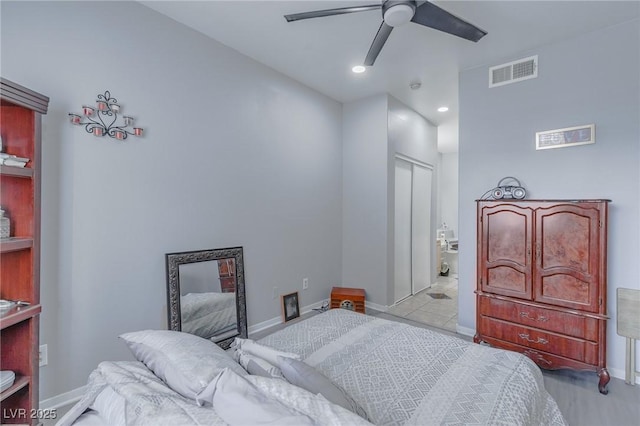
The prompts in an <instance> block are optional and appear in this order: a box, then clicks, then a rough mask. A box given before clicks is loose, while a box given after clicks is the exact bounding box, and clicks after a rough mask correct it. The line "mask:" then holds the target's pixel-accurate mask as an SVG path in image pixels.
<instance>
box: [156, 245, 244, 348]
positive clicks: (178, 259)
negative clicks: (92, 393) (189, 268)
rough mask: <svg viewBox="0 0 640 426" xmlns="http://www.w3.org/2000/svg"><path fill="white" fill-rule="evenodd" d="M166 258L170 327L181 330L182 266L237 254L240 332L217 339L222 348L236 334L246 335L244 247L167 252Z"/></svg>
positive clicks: (238, 335)
mask: <svg viewBox="0 0 640 426" xmlns="http://www.w3.org/2000/svg"><path fill="white" fill-rule="evenodd" d="M165 258H166V263H167V314H168V325H169V330H174V331H182V315H181V311H180V272H179V266H180V265H185V264H189V263H198V262H207V261H212V260H220V259H229V258H234V259H235V264H236V315H237V321H238V334H237V335H235V336H232V337H228V338H226V339H223V340H220V341H217V342H214V343H216V344H217V345H218V346H220V347H222V348H223V349H227V348H229V346H230V345H231V343H232V342H233V340H234V339H235V338H236V337H240V338H243V339H246V338H247V336H248V329H247V303H246V295H245V288H244V259H243V255H242V247H230V248H222V249H211V250H195V251H186V252H177V253H167V254H166V255H165Z"/></svg>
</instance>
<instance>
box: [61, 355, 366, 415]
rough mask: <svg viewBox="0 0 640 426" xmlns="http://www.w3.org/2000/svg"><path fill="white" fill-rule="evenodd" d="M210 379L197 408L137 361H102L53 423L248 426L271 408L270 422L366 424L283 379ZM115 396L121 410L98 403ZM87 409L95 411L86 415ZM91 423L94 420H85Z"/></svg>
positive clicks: (231, 374) (223, 374) (224, 375)
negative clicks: (79, 394) (207, 393)
mask: <svg viewBox="0 0 640 426" xmlns="http://www.w3.org/2000/svg"><path fill="white" fill-rule="evenodd" d="M214 382H215V383H214V384H213V385H212V386H211V388H212V389H213V393H212V394H211V395H210V397H211V398H210V399H209V400H208V401H204V402H205V405H204V406H199V405H197V404H196V402H195V401H194V400H191V399H188V398H185V397H183V396H181V395H180V394H178V393H176V392H174V391H173V390H171V389H170V388H169V387H168V386H167V385H165V384H164V382H162V381H161V380H160V379H158V378H157V377H156V376H155V375H154V374H153V373H152V372H151V371H150V370H149V369H147V368H146V367H145V366H144V364H142V363H141V362H137V361H135V362H126V361H120V362H108V361H105V362H102V363H100V365H99V366H98V368H97V369H96V370H94V371H93V372H92V373H91V376H90V377H89V383H88V384H87V393H86V394H85V395H84V397H83V398H82V399H81V400H80V401H79V402H78V403H77V404H76V405H75V406H74V407H72V408H71V410H69V412H67V413H66V414H65V415H64V416H63V417H62V418H61V419H60V420H59V421H58V423H57V424H56V425H57V426H69V425H72V424H74V425H78V424H82V425H87V424H96V423H97V424H100V423H98V419H97V418H96V416H99V418H100V421H102V423H103V424H105V425H110V426H118V425H120V424H122V422H123V421H122V419H125V420H124V423H125V424H126V425H149V426H152V425H153V426H162V425H167V426H180V425H203V426H205V425H206V426H217V425H227V424H231V425H247V426H248V425H257V424H267V423H264V422H263V421H264V420H266V419H264V418H261V417H260V416H257V414H259V413H265V412H267V411H265V410H266V409H267V408H269V409H268V413H269V415H270V416H271V417H270V421H271V423H269V424H272V425H279V424H288V425H301V424H302V423H300V422H298V423H292V422H291V420H292V419H293V420H295V419H309V420H308V422H307V423H305V424H312V425H330V426H340V425H354V426H370V423H368V422H366V421H365V420H363V419H361V418H360V417H358V416H356V415H355V414H353V413H351V412H350V411H348V410H346V409H344V408H342V407H340V406H337V405H335V404H332V403H330V402H329V401H327V400H326V399H324V398H323V397H322V396H320V395H314V394H312V393H309V392H307V391H305V390H304V389H301V388H298V387H297V386H294V385H291V384H290V383H287V382H285V381H283V380H278V379H271V378H266V377H259V376H249V375H247V376H240V375H238V374H236V373H234V372H233V371H232V370H229V369H226V368H225V369H224V370H223V371H222V372H221V373H220V374H219V375H218V376H216V378H215V379H214ZM217 393H218V395H216V394H217ZM219 393H222V395H220V394H219ZM105 394H106V395H105ZM114 395H118V396H119V397H120V398H122V400H123V401H124V407H125V408H124V413H123V412H122V411H123V409H122V405H121V404H119V403H117V404H100V403H96V402H97V401H99V400H100V399H101V398H102V399H103V400H104V401H115V400H117V399H118V397H114ZM256 395H257V396H256ZM90 407H91V408H92V409H93V410H92V411H91V410H90V411H88V412H87V413H85V411H87V410H88V409H90ZM98 410H99V411H98ZM83 413H85V414H83ZM89 421H90V422H92V423H87V422H89ZM287 421H288V423H286V422H287ZM261 422H262V423H261ZM283 422H284V423H283Z"/></svg>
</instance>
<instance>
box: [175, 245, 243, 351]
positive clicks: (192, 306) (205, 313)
mask: <svg viewBox="0 0 640 426" xmlns="http://www.w3.org/2000/svg"><path fill="white" fill-rule="evenodd" d="M166 262H167V307H168V316H169V330H176V331H183V332H186V333H191V334H195V335H197V336H200V337H203V338H205V339H209V340H211V341H212V342H214V343H217V344H218V345H219V346H221V347H222V348H224V349H227V348H228V347H229V345H231V342H233V339H234V338H236V337H242V338H246V337H247V308H246V298H245V290H244V260H243V256H242V247H231V248H223V249H212V250H199V251H188V252H179V253H167V254H166Z"/></svg>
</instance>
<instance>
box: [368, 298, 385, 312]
mask: <svg viewBox="0 0 640 426" xmlns="http://www.w3.org/2000/svg"><path fill="white" fill-rule="evenodd" d="M364 307H365V308H371V309H373V310H374V311H380V312H387V311H388V310H389V307H388V306H385V305H378V304H377V303H373V302H368V301H366V300H365V302H364Z"/></svg>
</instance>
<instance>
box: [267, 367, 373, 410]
mask: <svg viewBox="0 0 640 426" xmlns="http://www.w3.org/2000/svg"><path fill="white" fill-rule="evenodd" d="M278 361H279V362H278V367H280V370H281V371H282V373H283V374H284V378H285V379H287V381H288V382H289V383H291V384H294V385H296V386H299V387H301V388H303V389H306V390H308V391H309V392H311V393H313V394H321V395H322V396H324V397H325V398H327V399H328V400H329V401H331V402H332V403H334V404H337V405H339V406H341V407H343V408H346V409H347V410H349V411H352V412H354V413H356V414H357V415H359V416H360V417H362V418H363V419H367V420H369V416H368V415H367V412H366V411H365V410H364V408H362V407H361V406H360V405H359V404H358V403H357V402H356V401H355V400H354V399H353V398H352V397H351V396H350V395H349V394H348V393H347V392H345V391H344V389H342V388H341V387H339V386H338V385H336V384H335V383H333V382H332V381H331V380H329V378H328V377H326V376H325V375H324V374H322V373H320V372H319V371H318V370H316V369H315V368H313V367H311V366H310V365H308V364H305V363H304V362H302V361H298V360H296V359H292V358H284V357H279V358H278Z"/></svg>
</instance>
